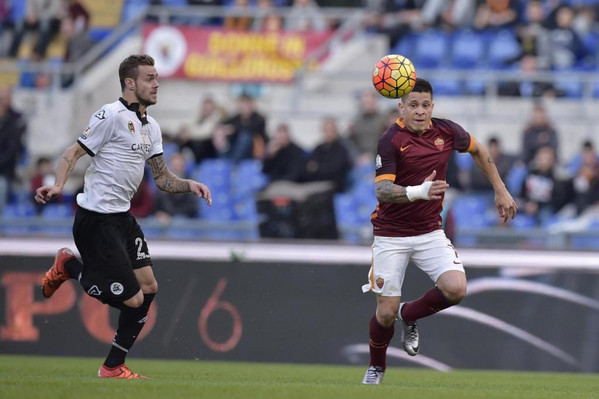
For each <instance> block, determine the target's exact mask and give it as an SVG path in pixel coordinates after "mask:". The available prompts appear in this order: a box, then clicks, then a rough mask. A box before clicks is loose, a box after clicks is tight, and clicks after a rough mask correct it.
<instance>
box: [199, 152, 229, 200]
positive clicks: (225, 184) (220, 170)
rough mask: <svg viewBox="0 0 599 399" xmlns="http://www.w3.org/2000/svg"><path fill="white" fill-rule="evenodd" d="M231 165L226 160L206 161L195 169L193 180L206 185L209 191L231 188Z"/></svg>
mask: <svg viewBox="0 0 599 399" xmlns="http://www.w3.org/2000/svg"><path fill="white" fill-rule="evenodd" d="M232 172H233V163H232V162H231V161H230V160H228V159H206V160H204V161H202V163H200V165H199V166H198V167H197V168H196V170H195V172H194V175H193V178H194V180H198V181H200V182H202V183H204V184H207V185H208V187H210V189H211V190H213V189H215V188H217V189H223V190H225V189H226V190H227V192H228V191H229V190H230V188H231V175H232Z"/></svg>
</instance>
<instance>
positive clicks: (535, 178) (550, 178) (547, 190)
mask: <svg viewBox="0 0 599 399" xmlns="http://www.w3.org/2000/svg"><path fill="white" fill-rule="evenodd" d="M555 168H556V158H555V150H554V148H553V147H551V146H548V145H545V146H542V147H540V148H539V149H538V150H537V152H536V153H535V157H534V159H533V161H532V163H531V166H530V170H529V172H528V174H527V176H526V178H525V179H524V183H523V185H522V191H521V197H522V198H521V202H522V203H521V206H520V209H521V210H522V211H523V212H524V213H525V214H527V215H529V216H532V217H534V218H535V220H536V221H537V224H538V225H541V224H542V223H543V222H545V221H547V220H548V219H549V218H550V217H551V216H553V214H554V212H555V209H554V202H555V198H556V196H558V193H557V192H556V189H557V187H558V185H557V180H556V176H555Z"/></svg>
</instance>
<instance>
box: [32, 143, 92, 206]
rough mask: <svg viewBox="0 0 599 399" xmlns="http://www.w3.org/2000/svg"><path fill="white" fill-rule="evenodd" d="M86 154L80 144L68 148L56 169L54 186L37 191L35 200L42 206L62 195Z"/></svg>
mask: <svg viewBox="0 0 599 399" xmlns="http://www.w3.org/2000/svg"><path fill="white" fill-rule="evenodd" d="M85 154H87V152H86V151H85V149H84V148H83V147H81V146H80V145H79V143H75V144H73V145H72V146H70V147H69V148H67V149H66V150H65V151H64V153H63V154H62V158H60V161H58V166H57V167H56V173H55V175H54V185H53V186H42V187H39V188H38V189H37V190H35V200H36V201H37V202H38V203H40V204H45V203H46V202H48V201H50V200H51V199H52V198H54V197H57V196H59V195H60V194H61V193H62V188H63V187H64V185H65V183H66V182H67V179H68V178H69V176H70V175H71V172H72V171H73V169H74V168H75V164H76V163H77V160H79V158H81V157H82V156H84V155H85Z"/></svg>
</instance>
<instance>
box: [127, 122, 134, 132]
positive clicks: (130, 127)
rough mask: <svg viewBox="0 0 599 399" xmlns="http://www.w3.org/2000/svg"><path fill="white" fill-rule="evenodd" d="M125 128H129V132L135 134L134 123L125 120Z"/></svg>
mask: <svg viewBox="0 0 599 399" xmlns="http://www.w3.org/2000/svg"><path fill="white" fill-rule="evenodd" d="M127 129H128V130H129V133H131V134H135V125H134V124H133V122H131V121H129V122H127Z"/></svg>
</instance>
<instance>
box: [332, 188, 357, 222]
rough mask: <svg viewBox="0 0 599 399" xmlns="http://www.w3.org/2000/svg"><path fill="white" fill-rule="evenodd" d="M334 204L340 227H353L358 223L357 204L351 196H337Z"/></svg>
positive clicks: (344, 194)
mask: <svg viewBox="0 0 599 399" xmlns="http://www.w3.org/2000/svg"><path fill="white" fill-rule="evenodd" d="M333 204H334V207H335V217H336V219H337V224H338V225H352V224H356V223H358V215H357V212H356V208H357V204H356V202H355V200H354V197H353V196H352V195H351V194H346V193H341V194H335V196H334V198H333Z"/></svg>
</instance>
